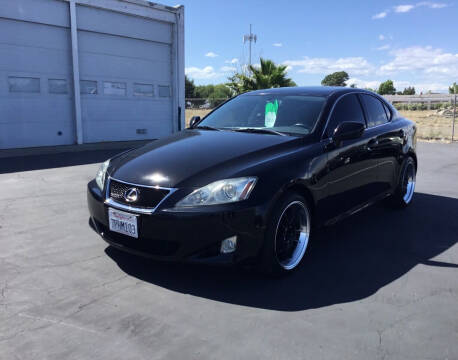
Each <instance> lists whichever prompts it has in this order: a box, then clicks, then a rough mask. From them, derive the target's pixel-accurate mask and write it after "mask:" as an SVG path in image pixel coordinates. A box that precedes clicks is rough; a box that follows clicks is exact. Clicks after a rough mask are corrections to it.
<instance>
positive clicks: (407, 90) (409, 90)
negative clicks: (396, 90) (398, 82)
mask: <svg viewBox="0 0 458 360" xmlns="http://www.w3.org/2000/svg"><path fill="white" fill-rule="evenodd" d="M402 95H415V88H414V87H413V86H412V87H410V86H409V87H406V88H405V89H404V91H403V92H402Z"/></svg>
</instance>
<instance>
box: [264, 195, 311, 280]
mask: <svg viewBox="0 0 458 360" xmlns="http://www.w3.org/2000/svg"><path fill="white" fill-rule="evenodd" d="M277 205H278V206H277V208H276V209H275V210H274V212H273V215H272V216H271V219H270V223H269V225H268V228H267V232H266V236H265V244H264V248H263V254H262V265H263V270H264V271H265V272H268V273H272V274H282V273H283V274H284V273H288V272H291V271H293V270H294V269H296V268H297V267H298V266H299V264H300V263H301V261H302V259H303V258H304V255H305V253H306V251H307V248H308V245H309V241H310V234H311V220H312V218H311V211H310V208H309V206H308V204H307V201H306V200H305V199H304V198H303V197H302V196H300V195H299V194H296V193H289V194H287V195H286V196H285V197H284V198H283V199H282V200H280V201H279V202H278V204H277Z"/></svg>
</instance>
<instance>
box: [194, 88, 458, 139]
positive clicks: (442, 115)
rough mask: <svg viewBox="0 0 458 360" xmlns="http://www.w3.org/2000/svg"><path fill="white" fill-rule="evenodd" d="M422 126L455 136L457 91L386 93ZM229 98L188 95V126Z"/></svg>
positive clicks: (427, 134)
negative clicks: (446, 92) (197, 97)
mask: <svg viewBox="0 0 458 360" xmlns="http://www.w3.org/2000/svg"><path fill="white" fill-rule="evenodd" d="M384 97H385V99H386V100H388V101H389V102H390V103H392V104H393V105H394V106H395V107H396V108H398V110H399V111H400V112H401V113H402V114H403V115H404V116H406V117H407V118H409V119H411V120H413V121H415V122H416V123H417V126H418V137H419V138H421V139H427V140H446V141H454V140H455V120H456V116H457V114H456V112H457V109H456V94H455V95H453V94H452V95H449V94H425V95H385V96H384ZM226 100H227V99H212V98H209V99H186V100H185V101H186V126H188V125H189V120H190V119H191V117H193V116H200V117H203V116H205V115H206V114H207V113H208V112H210V111H211V110H213V109H214V108H215V107H216V106H218V105H220V104H221V103H223V102H224V101H226Z"/></svg>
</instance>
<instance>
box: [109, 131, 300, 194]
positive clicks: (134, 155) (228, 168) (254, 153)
mask: <svg viewBox="0 0 458 360" xmlns="http://www.w3.org/2000/svg"><path fill="white" fill-rule="evenodd" d="M302 140H303V139H302V138H299V137H293V136H278V135H270V134H254V133H242V132H234V131H212V130H198V129H192V130H190V129H188V130H184V131H181V132H178V133H176V134H174V135H172V136H169V137H166V138H163V139H160V140H157V141H153V142H151V143H149V144H147V145H145V146H143V147H141V148H138V149H135V150H132V151H129V152H127V153H124V154H121V155H120V156H118V157H117V158H115V159H113V161H112V162H111V164H110V167H109V169H108V172H109V174H110V176H111V177H113V178H115V179H118V180H121V181H125V182H130V183H134V184H139V185H148V186H155V185H158V186H162V187H198V186H204V185H206V184H208V183H210V182H212V181H215V180H217V179H222V178H226V177H229V176H236V175H237V174H239V175H240V173H241V172H243V169H246V168H247V167H251V166H252V165H255V164H257V163H259V161H263V160H265V159H269V158H270V157H272V156H276V155H278V154H279V153H281V152H283V151H288V149H290V148H291V147H294V146H297V145H298V144H299V143H301V141H302ZM247 175H250V174H247ZM251 175H255V174H251ZM240 176H242V175H240Z"/></svg>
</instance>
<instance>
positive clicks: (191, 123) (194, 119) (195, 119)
mask: <svg viewBox="0 0 458 360" xmlns="http://www.w3.org/2000/svg"><path fill="white" fill-rule="evenodd" d="M199 121H200V116H193V117H192V118H191V120H190V121H189V128H190V129H192V128H193V127H194V126H195V125H196V124H197V123H198V122H199Z"/></svg>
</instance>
